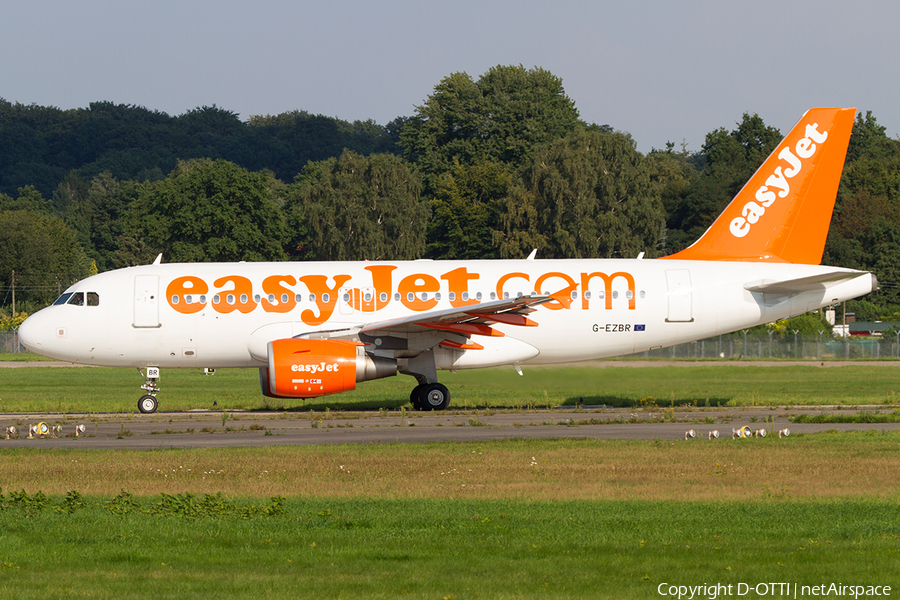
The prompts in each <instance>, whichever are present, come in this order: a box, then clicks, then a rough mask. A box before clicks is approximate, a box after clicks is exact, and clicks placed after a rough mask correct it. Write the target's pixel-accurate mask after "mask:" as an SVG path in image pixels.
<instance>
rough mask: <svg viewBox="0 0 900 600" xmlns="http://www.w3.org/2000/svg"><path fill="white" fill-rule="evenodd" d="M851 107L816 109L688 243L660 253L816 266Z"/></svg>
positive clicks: (841, 165)
mask: <svg viewBox="0 0 900 600" xmlns="http://www.w3.org/2000/svg"><path fill="white" fill-rule="evenodd" d="M855 114H856V109H855V108H813V109H811V110H809V111H808V112H807V113H806V114H805V115H803V118H802V119H800V122H799V123H797V125H795V126H794V128H793V129H792V130H791V132H790V133H789V134H787V136H786V137H785V138H784V139H783V140H782V141H781V143H780V144H779V145H778V147H777V148H776V149H775V151H774V152H772V154H771V155H769V157H768V158H767V159H766V161H765V162H764V163H763V164H762V166H761V167H760V168H759V170H758V171H757V172H756V173H755V174H754V175H753V177H751V178H750V181H748V182H747V184H746V185H745V186H744V187H743V189H741V191H740V192H739V193H738V195H737V196H735V197H734V200H732V201H731V204H729V205H728V207H727V208H725V210H724V211H723V212H722V214H721V215H719V218H718V219H716V221H715V222H714V223H713V224H712V226H711V227H710V228H709V229H708V230H706V233H704V234H703V235H702V236H701V237H700V239H699V240H697V241H696V242H694V243H693V244H692V245H691V246H689V247H688V248H685V249H684V250H682V251H681V252H677V253H675V254H672V255H670V256H666V257H664V258H667V259H677V260H735V261H761V262H789V263H801V264H810V265H817V264H819V263H820V262H821V261H822V252H823V251H824V249H825V238H826V237H827V236H828V227H829V225H830V223H831V213H832V211H833V210H834V200H835V197H836V196H837V188H838V184H839V183H840V179H841V171H842V170H843V168H844V158H845V157H846V155H847V145H848V144H849V143H850V133H851V132H852V131H853V119H854V116H855Z"/></svg>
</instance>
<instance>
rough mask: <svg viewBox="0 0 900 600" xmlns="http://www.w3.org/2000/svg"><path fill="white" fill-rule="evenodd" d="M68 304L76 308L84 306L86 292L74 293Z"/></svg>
mask: <svg viewBox="0 0 900 600" xmlns="http://www.w3.org/2000/svg"><path fill="white" fill-rule="evenodd" d="M66 304H73V305H75V306H84V292H73V293H72V297H71V298H69V301H68V302H66Z"/></svg>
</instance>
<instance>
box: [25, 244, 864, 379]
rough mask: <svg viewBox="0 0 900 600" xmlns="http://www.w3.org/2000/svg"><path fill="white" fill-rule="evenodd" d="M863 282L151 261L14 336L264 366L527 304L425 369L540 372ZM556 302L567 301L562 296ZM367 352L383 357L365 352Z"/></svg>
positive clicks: (120, 358)
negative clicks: (414, 320)
mask: <svg viewBox="0 0 900 600" xmlns="http://www.w3.org/2000/svg"><path fill="white" fill-rule="evenodd" d="M827 273H837V274H838V277H843V279H841V280H840V281H830V282H825V283H816V284H807V285H805V286H800V287H798V288H797V289H796V290H793V291H790V292H785V291H783V290H782V291H777V293H762V292H759V291H755V292H751V291H748V289H747V288H753V287H755V286H759V285H764V284H766V283H772V282H780V281H796V280H798V279H803V278H808V279H809V278H813V279H815V278H816V277H820V278H822V274H827ZM841 274H845V275H841ZM875 286H876V283H875V281H874V277H872V276H871V275H870V274H868V273H864V272H860V271H852V270H849V269H838V268H835V267H823V266H814V265H798V264H782V263H751V262H714V261H710V262H707V261H676V260H637V259H635V260H622V259H616V260H505V261H455V262H454V261H413V262H389V263H387V262H371V263H370V262H345V263H329V262H304V263H288V262H283V263H210V264H154V265H148V266H140V267H131V268H127V269H120V270H117V271H111V272H107V273H102V274H99V275H95V276H93V277H89V278H87V279H85V280H83V281H80V282H78V283H76V284H75V285H73V286H72V287H71V288H69V290H67V293H71V294H74V295H75V296H74V297H75V298H77V297H78V294H83V295H84V296H83V298H85V299H87V298H90V299H91V301H87V300H84V301H79V302H74V303H64V304H55V305H53V306H50V307H48V308H45V309H43V310H41V311H39V312H38V313H36V314H35V315H33V316H31V317H30V318H29V319H28V320H27V321H26V322H25V323H24V324H23V325H22V327H21V328H20V337H21V340H22V342H23V344H24V345H25V346H26V347H28V348H29V349H30V350H32V351H34V352H37V353H40V354H43V355H46V356H50V357H54V358H58V359H61V360H66V361H72V362H78V363H85V364H94V365H107V366H131V367H146V366H150V365H153V366H158V367H165V368H197V367H261V366H265V364H266V345H267V343H268V342H270V341H272V340H275V339H282V338H289V337H293V336H297V335H302V334H306V333H309V332H330V331H335V330H350V331H352V330H353V328H359V327H360V326H364V325H366V324H370V323H375V322H380V321H387V320H391V319H397V318H400V317H405V316H410V315H418V314H426V313H428V312H429V311H440V310H443V309H451V308H458V307H459V306H465V305H469V304H471V305H475V304H478V303H484V302H489V301H491V300H494V299H503V298H504V297H509V298H515V297H516V296H517V295H530V294H535V293H536V294H538V295H541V294H553V295H554V297H555V298H557V300H553V301H551V302H547V303H545V304H543V305H541V306H539V307H537V309H536V311H535V312H533V313H532V314H531V315H529V318H530V319H531V320H532V321H534V322H536V323H537V326H536V327H523V326H513V325H504V324H502V323H498V324H496V325H494V326H493V327H494V328H495V329H496V330H499V331H501V332H503V333H504V334H505V337H481V336H478V337H477V341H478V342H479V344H480V345H481V346H483V349H477V350H463V349H454V348H444V347H441V348H440V349H439V350H440V352H439V353H436V355H435V362H436V366H437V368H438V369H450V368H476V367H484V366H492V365H499V364H514V363H521V364H526V363H529V364H549V363H562V362H572V361H580V360H590V359H597V358H604V357H610V356H618V355H623V354H630V353H634V352H640V351H644V350H647V349H651V348H656V347H661V346H669V345H672V344H677V343H681V342H686V341H691V340H697V339H702V338H706V337H711V336H715V335H718V334H722V333H727V332H731V331H735V330H738V329H743V328H747V327H751V326H753V325H758V324H761V323H767V322H771V321H775V320H777V319H782V318H785V317H789V316H791V315H795V314H800V313H804V312H807V311H809V310H813V309H816V308H820V307H823V306H826V305H829V304H833V303H835V302H839V301H843V300H846V299H850V298H854V297H857V296H860V295H863V294H866V293H868V292H871V291H873V289H875ZM559 292H563V294H559ZM563 296H564V297H565V298H566V299H567V302H560V301H559V300H558V299H559V298H561V297H563ZM64 297H65V296H64ZM70 298H73V296H70ZM566 303H568V304H569V305H568V306H565V304H566ZM422 331H423V333H424V332H426V331H427V330H426V329H424V328H422ZM415 335H417V334H416V333H415V332H414V331H413V332H410V333H409V336H410V338H412V337H414V336H415ZM367 351H368V349H367ZM371 351H372V352H373V353H374V354H378V353H379V352H380V350H379V348H378V347H377V346H373V347H372V348H371Z"/></svg>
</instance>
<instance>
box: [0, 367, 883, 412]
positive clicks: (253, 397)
mask: <svg viewBox="0 0 900 600" xmlns="http://www.w3.org/2000/svg"><path fill="white" fill-rule="evenodd" d="M897 374H898V371H897V368H896V367H892V366H889V365H888V364H886V365H884V366H845V367H829V368H821V367H818V366H813V365H811V366H785V367H753V366H751V367H747V366H743V367H738V366H693V367H672V366H661V367H645V368H628V367H608V368H597V367H595V366H590V365H587V366H565V367H533V368H527V367H526V368H525V375H524V376H523V377H520V376H519V375H518V374H516V372H515V371H514V370H513V369H511V368H495V369H483V370H475V371H460V372H459V373H455V374H453V373H441V381H442V382H443V383H444V384H445V385H447V386H448V387H449V388H450V393H451V398H452V401H451V407H453V408H462V409H466V408H468V409H472V408H502V407H507V408H540V407H548V406H558V405H562V404H569V405H574V404H577V403H578V401H579V400H580V399H583V401H584V403H585V404H587V405H592V404H606V405H611V406H636V405H637V406H639V405H647V404H648V403H652V404H656V405H659V406H661V407H666V406H670V405H672V404H673V403H674V404H676V405H685V404H687V405H698V406H718V405H731V406H734V405H741V406H749V405H764V406H765V405H792V404H810V405H816V404H839V405H847V406H854V405H861V404H898V403H900V395H898V393H897V390H898V389H900V383H898V377H897ZM142 383H143V379H142V378H141V377H140V375H138V372H137V370H136V369H114V368H103V367H101V368H86V367H77V368H76V367H71V368H70V367H61V368H55V367H54V368H50V367H22V368H12V369H0V410H3V411H4V412H134V411H135V410H136V407H137V398H138V397H139V396H140V394H141V393H142V392H141V390H140V389H139V387H140V385H141V384H142ZM160 384H161V388H162V391H161V392H160V394H159V400H160V406H161V408H162V409H163V410H188V409H192V408H212V406H213V402H216V403H217V406H218V408H220V409H225V410H237V409H243V410H263V409H273V410H300V411H309V410H316V411H320V410H325V408H327V407H331V408H332V409H338V410H375V409H378V408H389V409H391V408H399V407H400V406H408V405H409V391H410V389H411V388H412V386H413V384H414V380H413V379H412V378H411V377H407V376H403V375H398V376H396V377H390V378H386V379H381V380H377V381H369V382H364V383H361V384H359V386H358V387H357V389H356V390H355V391H352V392H347V393H344V394H338V395H334V396H328V397H324V398H311V399H306V400H303V399H270V398H265V397H264V396H262V395H261V394H260V391H259V377H258V373H257V371H256V370H255V369H220V370H218V371H217V372H216V373H215V375H204V374H203V371H202V370H194V369H190V370H165V369H164V370H163V371H162V378H161V380H160Z"/></svg>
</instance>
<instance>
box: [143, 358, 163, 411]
mask: <svg viewBox="0 0 900 600" xmlns="http://www.w3.org/2000/svg"><path fill="white" fill-rule="evenodd" d="M138 373H140V374H141V377H143V378H144V385H142V386H141V389H142V390H144V391H146V392H147V393H146V394H144V395H143V396H141V397H140V399H139V400H138V410H139V411H141V412H142V413H144V414H151V413H155V412H156V409H157V408H159V401H158V400H157V399H156V394H157V392H159V367H147V375H146V376H145V375H144V373H143V372H142V371H141V370H140V368H139V369H138Z"/></svg>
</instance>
